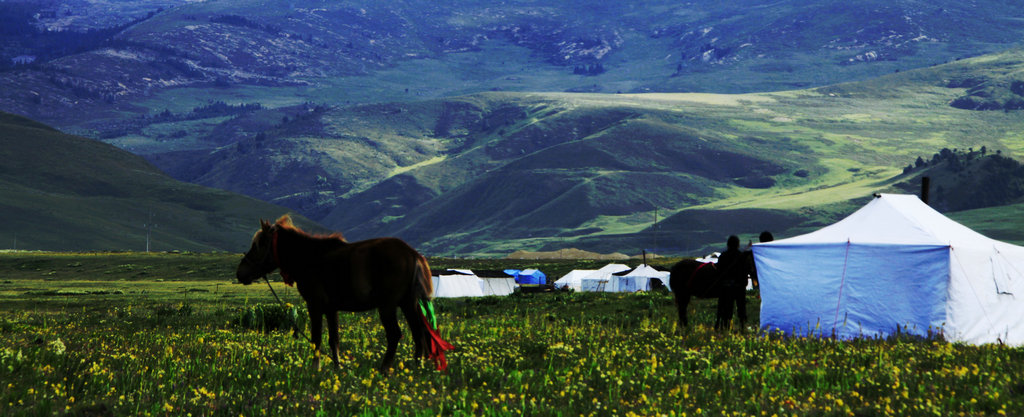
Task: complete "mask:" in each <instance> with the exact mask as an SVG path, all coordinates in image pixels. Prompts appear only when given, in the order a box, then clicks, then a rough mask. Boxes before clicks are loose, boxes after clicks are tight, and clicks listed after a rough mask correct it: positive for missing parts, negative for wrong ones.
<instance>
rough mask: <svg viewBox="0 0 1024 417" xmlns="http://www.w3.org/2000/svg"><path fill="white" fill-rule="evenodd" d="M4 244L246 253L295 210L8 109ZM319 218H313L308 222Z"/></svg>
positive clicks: (2, 187)
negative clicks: (188, 178) (265, 222)
mask: <svg viewBox="0 0 1024 417" xmlns="http://www.w3.org/2000/svg"><path fill="white" fill-rule="evenodd" d="M0 160H2V161H4V162H3V164H0V195H2V198H0V218H3V219H4V220H3V225H0V248H3V249H13V248H17V249H24V250H76V251H81V250H135V251H142V250H146V241H147V240H146V234H147V227H146V225H147V224H153V225H154V226H153V227H151V228H149V230H150V233H151V236H150V249H151V250H160V251H164V250H189V251H210V250H230V251H242V250H245V249H246V248H247V247H248V245H249V239H250V238H251V237H252V233H253V231H254V230H256V228H257V227H258V223H257V221H258V219H259V218H261V217H263V218H271V217H275V216H279V215H281V214H283V213H285V212H287V210H288V209H285V208H283V207H280V206H275V205H271V204H268V203H264V202H261V201H258V200H255V199H252V198H248V197H243V196H240V195H237V194H233V193H229V192H226V191H219V190H214V189H210V188H206V187H202V186H198V185H193V184H188V183H183V182H180V181H177V180H174V179H172V178H170V177H168V176H167V175H166V174H164V173H162V172H160V171H159V170H158V169H156V168H155V167H153V166H152V165H150V164H149V163H148V162H146V161H145V160H144V159H142V158H141V157H138V156H135V155H132V154H130V153H128V152H126V151H123V150H120V149H117V148H115V147H113V146H110V145H107V144H103V143H100V142H97V141H94V140H91V139H85V138H81V137H77V136H71V135H66V134H63V133H60V132H58V131H56V130H54V129H52V128H50V127H48V126H45V125H43V124H40V123H38V122H34V121H31V120H28V119H25V118H23V117H20V116H14V115H10V114H6V113H0ZM308 223H309V222H308V221H307V224H308Z"/></svg>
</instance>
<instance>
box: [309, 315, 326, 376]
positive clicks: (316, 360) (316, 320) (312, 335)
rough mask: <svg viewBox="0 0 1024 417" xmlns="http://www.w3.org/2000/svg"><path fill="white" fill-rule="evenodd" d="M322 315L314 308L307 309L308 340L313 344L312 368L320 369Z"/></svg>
mask: <svg viewBox="0 0 1024 417" xmlns="http://www.w3.org/2000/svg"><path fill="white" fill-rule="evenodd" d="M323 320H324V316H323V313H321V312H320V311H317V310H316V309H314V308H310V309H309V340H310V341H311V342H313V366H314V367H316V368H319V367H320V342H321V341H322V340H323V335H322V333H323V327H324V321H323Z"/></svg>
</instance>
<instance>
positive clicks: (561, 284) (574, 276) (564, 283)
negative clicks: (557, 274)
mask: <svg viewBox="0 0 1024 417" xmlns="http://www.w3.org/2000/svg"><path fill="white" fill-rule="evenodd" d="M594 272H597V270H593V269H574V270H572V271H569V273H568V274H565V275H564V276H562V277H561V278H559V279H558V280H557V281H555V288H559V289H562V288H569V289H572V290H576V291H580V290H582V285H583V284H582V281H583V277H585V276H587V275H590V274H593V273H594Z"/></svg>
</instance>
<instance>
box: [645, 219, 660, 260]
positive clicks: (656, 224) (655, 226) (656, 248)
mask: <svg viewBox="0 0 1024 417" xmlns="http://www.w3.org/2000/svg"><path fill="white" fill-rule="evenodd" d="M651 231H652V232H653V233H654V247H653V248H651V249H653V250H654V251H655V252H654V254H657V253H658V252H657V251H658V206H654V226H653V227H652V228H651ZM644 255H645V256H644V259H646V258H647V256H646V252H645V253H644ZM645 263H646V262H645Z"/></svg>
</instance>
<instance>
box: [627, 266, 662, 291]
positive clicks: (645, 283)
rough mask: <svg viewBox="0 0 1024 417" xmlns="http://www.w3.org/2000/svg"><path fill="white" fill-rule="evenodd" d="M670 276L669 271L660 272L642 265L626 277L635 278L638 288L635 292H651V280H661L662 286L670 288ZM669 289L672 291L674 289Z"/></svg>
mask: <svg viewBox="0 0 1024 417" xmlns="http://www.w3.org/2000/svg"><path fill="white" fill-rule="evenodd" d="M669 275H670V272H669V271H659V270H657V269H654V268H652V267H651V266H650V265H647V264H640V266H638V267H636V268H635V269H633V270H632V271H629V273H628V274H626V275H625V277H629V278H633V279H634V280H635V282H636V286H637V287H638V288H637V289H634V290H633V291H650V290H651V282H650V280H652V279H656V280H659V281H661V283H662V285H664V286H666V287H668V286H669V283H668V281H669V279H668V278H669ZM621 287H622V285H621V284H620V288H621ZM669 289H670V290H671V289H672V288H669Z"/></svg>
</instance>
